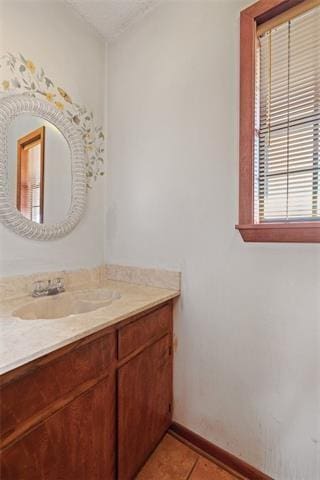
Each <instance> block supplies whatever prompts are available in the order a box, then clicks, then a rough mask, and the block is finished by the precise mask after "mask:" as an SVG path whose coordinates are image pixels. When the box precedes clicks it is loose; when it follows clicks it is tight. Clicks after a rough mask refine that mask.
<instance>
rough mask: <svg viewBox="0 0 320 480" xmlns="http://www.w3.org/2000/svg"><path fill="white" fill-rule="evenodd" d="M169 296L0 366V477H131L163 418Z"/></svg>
mask: <svg viewBox="0 0 320 480" xmlns="http://www.w3.org/2000/svg"><path fill="white" fill-rule="evenodd" d="M172 302H173V300H172V299H169V300H167V301H164V302H163V303H160V304H158V305H157V306H155V307H153V308H150V309H148V310H146V311H143V312H140V313H138V314H135V315H132V316H129V317H128V318H125V319H123V320H120V321H119V322H117V323H114V324H112V325H110V326H106V327H105V328H101V329H100V330H98V331H96V332H95V333H93V334H90V335H88V336H86V337H84V338H82V339H80V340H77V341H74V342H72V343H70V344H68V345H66V346H64V347H62V348H59V349H57V350H54V351H52V352H51V353H48V354H47V355H44V356H41V357H40V358H37V359H35V360H33V361H30V362H28V363H26V364H24V365H21V366H20V367H18V368H15V369H13V370H11V371H9V372H7V373H5V374H3V375H2V377H1V398H2V402H1V418H2V431H1V448H2V477H1V478H2V479H3V480H18V479H23V480H40V479H41V480H58V479H59V480H98V479H99V480H102V479H106V480H109V479H110V480H111V479H119V480H120V479H121V480H130V479H133V478H134V476H135V475H136V473H137V472H138V471H139V469H140V468H141V466H142V465H143V464H144V462H145V461H146V459H147V458H148V456H149V455H150V453H151V452H152V451H153V449H154V448H155V447H156V445H157V444H158V442H159V441H160V439H161V438H162V436H163V435H164V433H165V432H166V430H167V429H168V427H169V426H170V423H171V408H172Z"/></svg>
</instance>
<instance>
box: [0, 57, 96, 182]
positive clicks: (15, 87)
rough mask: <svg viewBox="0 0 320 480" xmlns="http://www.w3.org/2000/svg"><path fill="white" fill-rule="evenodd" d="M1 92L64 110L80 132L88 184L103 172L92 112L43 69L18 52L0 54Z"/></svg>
mask: <svg viewBox="0 0 320 480" xmlns="http://www.w3.org/2000/svg"><path fill="white" fill-rule="evenodd" d="M0 69H1V71H0V73H1V81H0V93H1V94H10V93H28V94H30V95H32V96H40V97H41V98H44V99H45V100H47V101H48V102H50V103H52V104H53V105H54V106H55V107H56V108H57V109H58V110H62V111H64V112H65V114H66V115H67V117H68V118H69V120H70V122H72V124H73V125H74V126H75V127H76V128H77V129H78V130H79V131H80V134H81V137H82V139H83V143H84V150H85V155H86V176H87V187H88V188H91V187H92V186H93V183H94V181H96V180H97V179H98V178H99V177H100V176H102V175H104V170H103V167H104V159H103V154H104V134H103V131H102V127H97V126H96V125H95V122H94V116H93V113H92V112H90V111H88V110H87V108H86V107H84V106H81V105H78V104H77V103H75V102H74V101H73V100H72V98H71V97H70V95H69V94H68V93H67V92H66V91H65V90H64V89H63V88H62V87H60V86H59V85H55V84H54V82H53V81H52V80H51V79H50V78H49V77H48V76H47V75H46V73H45V71H44V69H43V68H38V67H37V66H36V65H35V63H34V62H33V61H32V60H30V59H26V58H25V57H24V56H23V55H22V54H21V53H19V54H18V55H13V54H12V53H6V54H5V55H3V56H1V57H0Z"/></svg>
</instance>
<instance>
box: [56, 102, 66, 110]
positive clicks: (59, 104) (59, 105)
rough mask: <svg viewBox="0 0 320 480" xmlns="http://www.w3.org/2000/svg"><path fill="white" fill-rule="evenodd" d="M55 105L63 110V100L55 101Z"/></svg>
mask: <svg viewBox="0 0 320 480" xmlns="http://www.w3.org/2000/svg"><path fill="white" fill-rule="evenodd" d="M54 104H55V106H56V107H57V109H58V110H63V109H64V106H63V103H61V102H54Z"/></svg>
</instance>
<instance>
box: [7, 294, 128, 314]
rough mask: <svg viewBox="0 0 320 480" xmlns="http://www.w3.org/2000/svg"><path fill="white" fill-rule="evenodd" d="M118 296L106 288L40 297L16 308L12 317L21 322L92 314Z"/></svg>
mask: <svg viewBox="0 0 320 480" xmlns="http://www.w3.org/2000/svg"><path fill="white" fill-rule="evenodd" d="M120 296H121V295H120V294H119V293H118V292H115V291H113V290H109V289H108V288H97V289H92V290H78V291H75V292H65V293H60V294H58V295H53V296H48V297H41V298H37V299H34V300H32V301H30V302H29V303H27V304H25V305H23V306H22V307H19V308H17V310H15V311H14V312H13V316H14V317H16V318H20V319H21V320H40V319H42V320H49V319H52V320H53V319H56V318H66V317H69V316H70V315H76V314H80V313H87V312H93V311H94V310H98V309H99V308H103V307H106V306H107V305H110V304H111V303H112V302H113V301H114V300H116V299H118V298H120Z"/></svg>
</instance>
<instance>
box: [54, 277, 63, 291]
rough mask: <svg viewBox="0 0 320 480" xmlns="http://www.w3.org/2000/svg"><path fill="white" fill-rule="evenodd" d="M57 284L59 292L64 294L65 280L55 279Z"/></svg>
mask: <svg viewBox="0 0 320 480" xmlns="http://www.w3.org/2000/svg"><path fill="white" fill-rule="evenodd" d="M55 284H56V287H57V288H58V290H59V291H60V292H64V290H65V288H64V280H63V278H62V277H58V278H56V279H55Z"/></svg>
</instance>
